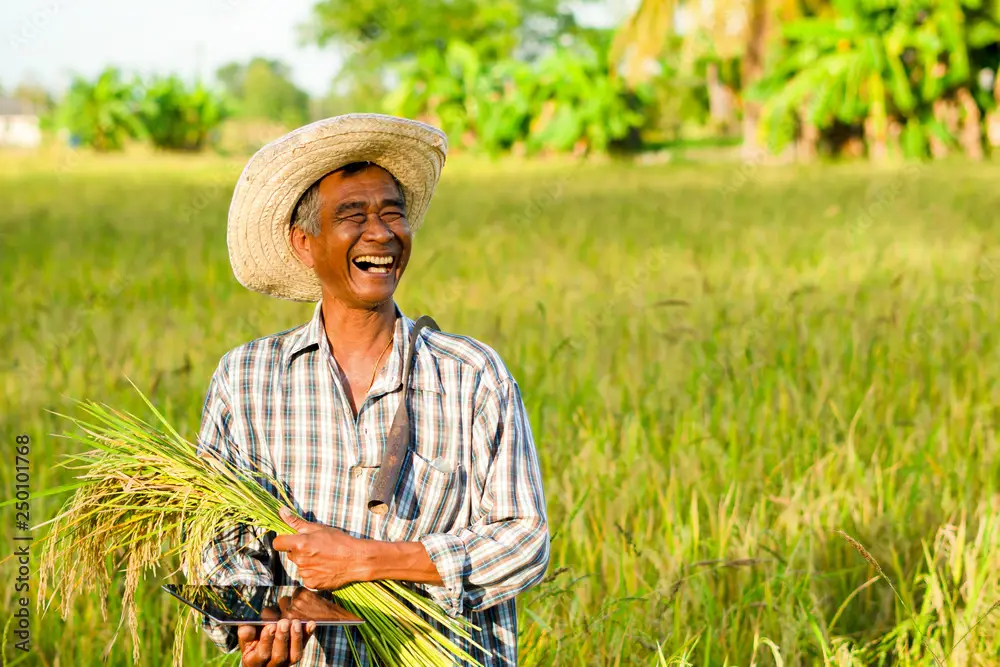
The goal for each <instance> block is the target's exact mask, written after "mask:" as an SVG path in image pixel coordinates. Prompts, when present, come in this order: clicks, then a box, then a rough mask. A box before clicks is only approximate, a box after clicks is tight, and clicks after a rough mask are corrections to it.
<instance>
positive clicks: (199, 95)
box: [139, 76, 228, 151]
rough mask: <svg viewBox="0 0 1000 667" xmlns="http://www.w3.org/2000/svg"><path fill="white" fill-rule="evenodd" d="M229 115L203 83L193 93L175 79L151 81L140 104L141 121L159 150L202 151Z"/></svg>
mask: <svg viewBox="0 0 1000 667" xmlns="http://www.w3.org/2000/svg"><path fill="white" fill-rule="evenodd" d="M227 115H228V109H227V108H226V106H225V105H224V104H223V102H222V99H221V98H220V97H219V96H217V95H215V94H213V93H212V92H211V91H209V90H208V89H206V88H205V87H204V86H202V85H201V84H197V85H195V86H194V87H193V88H192V89H191V90H188V88H187V86H185V85H184V83H183V82H182V81H181V80H180V79H178V78H177V77H175V76H171V77H167V78H162V79H156V80H154V81H152V82H151V83H150V84H149V85H148V86H147V87H146V91H145V96H144V98H143V100H142V102H141V104H140V105H139V118H140V120H141V122H142V124H143V126H144V127H145V129H146V131H147V133H148V135H149V138H150V140H151V141H152V142H153V145H154V146H156V147H157V148H163V149H167V150H180V151H197V150H201V149H202V148H203V147H204V146H205V143H206V142H207V141H208V137H209V134H210V133H211V132H212V130H214V129H216V128H217V127H218V126H219V124H220V123H221V122H222V121H223V120H224V119H225V118H226V116H227Z"/></svg>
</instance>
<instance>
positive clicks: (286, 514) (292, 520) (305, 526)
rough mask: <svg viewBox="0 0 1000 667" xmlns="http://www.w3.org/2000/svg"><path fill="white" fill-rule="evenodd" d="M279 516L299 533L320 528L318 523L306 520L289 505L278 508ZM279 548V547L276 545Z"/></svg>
mask: <svg viewBox="0 0 1000 667" xmlns="http://www.w3.org/2000/svg"><path fill="white" fill-rule="evenodd" d="M278 516H280V517H281V520H282V521H284V522H285V523H287V524H288V525H289V526H291V527H292V528H294V529H295V531H296V532H298V533H311V532H312V531H314V530H316V529H317V528H320V527H321V526H319V525H318V524H315V523H312V522H311V521H306V520H305V519H303V518H302V517H300V516H299V515H298V514H296V513H295V512H293V511H292V510H290V509H288V508H287V507H282V508H281V509H279V510H278ZM275 548H277V547H275Z"/></svg>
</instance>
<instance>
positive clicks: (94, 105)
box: [55, 67, 145, 152]
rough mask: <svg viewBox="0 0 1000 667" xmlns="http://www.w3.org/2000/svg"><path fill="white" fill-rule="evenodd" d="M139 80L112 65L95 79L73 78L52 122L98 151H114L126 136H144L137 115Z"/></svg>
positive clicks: (120, 146) (123, 142) (118, 148)
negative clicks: (129, 77)
mask: <svg viewBox="0 0 1000 667" xmlns="http://www.w3.org/2000/svg"><path fill="white" fill-rule="evenodd" d="M138 105H139V83H138V81H137V80H135V79H132V80H125V79H124V78H123V77H122V75H121V72H119V71H118V70H117V69H115V68H113V67H109V68H108V69H105V70H104V71H103V72H102V73H101V74H100V75H99V76H98V77H97V80H96V81H94V82H90V81H87V80H86V79H83V78H82V77H79V76H78V77H76V78H74V80H73V82H72V84H71V85H70V88H69V91H67V93H66V96H65V98H64V99H63V101H62V103H61V104H60V105H59V107H58V108H57V109H56V112H55V125H56V126H57V127H62V128H66V129H67V130H69V132H70V134H71V135H73V136H74V137H76V138H77V139H78V140H79V141H80V143H82V144H84V145H86V146H90V147H92V148H94V149H95V150H97V151H100V152H108V151H117V150H121V149H122V148H123V147H124V144H125V141H126V140H127V139H129V138H140V137H144V136H145V128H144V127H143V125H142V123H141V122H140V120H139V118H138V116H137V110H138Z"/></svg>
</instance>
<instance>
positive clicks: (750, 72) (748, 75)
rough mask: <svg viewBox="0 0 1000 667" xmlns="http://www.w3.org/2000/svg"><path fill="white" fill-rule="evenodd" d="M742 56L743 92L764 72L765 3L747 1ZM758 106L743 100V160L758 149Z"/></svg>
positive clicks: (754, 153) (751, 156) (756, 0)
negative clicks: (748, 12) (744, 42)
mask: <svg viewBox="0 0 1000 667" xmlns="http://www.w3.org/2000/svg"><path fill="white" fill-rule="evenodd" d="M746 34H747V42H746V52H745V53H744V55H743V72H742V79H743V81H742V85H743V90H746V89H747V88H749V87H750V86H751V85H753V84H754V83H756V82H757V81H758V80H759V79H760V77H761V74H763V72H764V47H765V42H766V39H767V0H750V21H749V25H748V26H747V33H746ZM760 111H761V108H760V104H759V103H758V102H748V101H747V100H746V99H745V98H744V100H743V157H744V159H750V158H753V157H755V156H756V155H757V154H758V153H760V151H761V150H762V147H761V146H760V142H759V141H758V125H759V123H760Z"/></svg>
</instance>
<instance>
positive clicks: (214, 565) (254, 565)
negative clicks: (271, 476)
mask: <svg viewBox="0 0 1000 667" xmlns="http://www.w3.org/2000/svg"><path fill="white" fill-rule="evenodd" d="M231 405H232V403H231V399H230V396H229V393H228V390H227V386H226V373H225V365H224V363H223V364H220V365H219V368H218V370H216V372H215V375H214V376H213V377H212V382H211V384H210V385H209V389H208V395H207V397H206V398H205V405H204V408H203V410H202V419H201V430H200V432H199V434H198V447H197V452H198V455H199V456H215V457H217V458H219V459H221V460H223V461H226V462H228V463H230V464H233V465H237V466H239V465H241V460H242V459H243V457H242V456H241V453H240V451H239V447H238V446H237V444H236V443H235V442H234V440H233V438H232V434H231V424H232V408H231ZM202 557H203V565H202V570H201V573H200V577H197V578H198V579H199V582H198V583H204V584H211V585H214V586H236V585H248V586H271V585H273V577H272V573H271V568H270V550H269V548H268V546H267V545H265V535H264V532H263V531H261V530H259V529H255V528H253V527H250V526H242V525H238V526H233V527H232V528H230V529H228V530H226V531H223V532H222V533H220V534H219V535H218V536H216V538H215V539H214V540H212V541H211V542H209V544H207V545H206V547H205V549H204V551H203V556H202ZM188 579H189V581H191V580H193V579H195V577H191V576H190V575H189V576H188ZM201 626H202V628H203V629H204V630H205V632H206V633H207V634H208V636H209V638H211V640H212V641H213V642H214V643H215V644H216V645H217V646H218V647H219V648H220V649H222V650H223V651H227V652H228V651H233V650H235V649H236V648H237V644H238V642H237V638H236V630H235V628H233V627H230V626H220V625H218V624H217V623H214V622H212V621H210V620H209V618H208V617H207V616H202V621H201Z"/></svg>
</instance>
